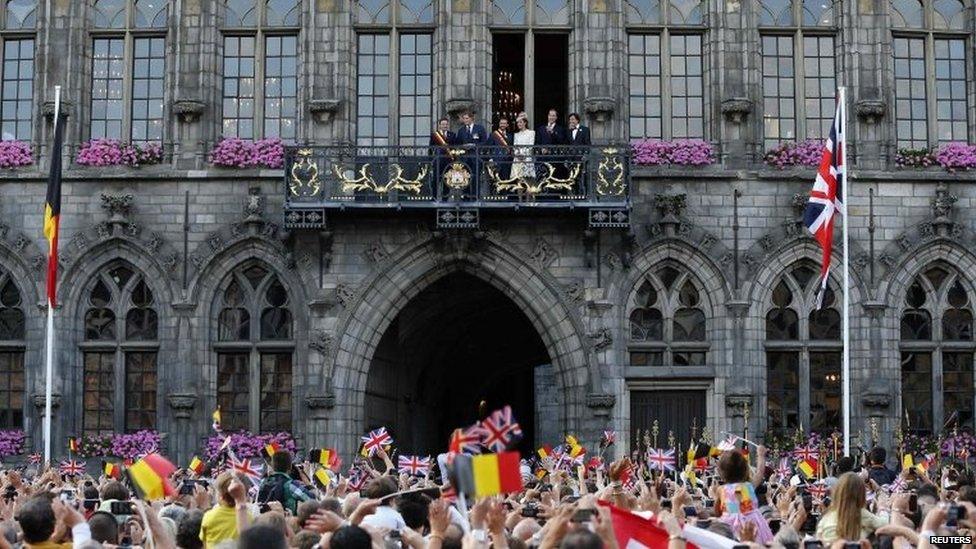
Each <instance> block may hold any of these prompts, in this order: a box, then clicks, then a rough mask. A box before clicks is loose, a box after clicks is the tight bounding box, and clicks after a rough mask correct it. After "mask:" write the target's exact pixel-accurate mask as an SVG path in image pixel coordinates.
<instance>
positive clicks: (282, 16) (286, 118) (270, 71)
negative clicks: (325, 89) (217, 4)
mask: <svg viewBox="0 0 976 549" xmlns="http://www.w3.org/2000/svg"><path fill="white" fill-rule="evenodd" d="M300 8H301V2H300V1H299V0H227V1H226V2H225V3H224V10H223V23H222V26H223V86H222V92H221V134H222V135H223V136H224V137H239V138H241V139H262V138H272V137H277V138H280V139H282V140H283V141H294V140H295V139H296V136H297V126H296V124H297V122H298V118H299V109H298V101H299V97H298V89H299V87H298V63H299V58H298V40H299V28H298V27H299V23H300V19H299V16H300V13H301V10H300Z"/></svg>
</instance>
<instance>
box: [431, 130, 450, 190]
mask: <svg viewBox="0 0 976 549" xmlns="http://www.w3.org/2000/svg"><path fill="white" fill-rule="evenodd" d="M450 128H451V121H450V120H448V119H447V118H441V119H440V120H438V121H437V129H435V130H434V131H433V132H431V134H430V144H429V146H430V156H431V158H432V159H433V165H434V174H433V181H432V183H431V194H432V195H433V196H437V189H439V188H441V183H442V181H443V180H444V170H446V169H447V166H448V164H450V163H451V155H450V152H449V151H450V150H451V147H453V146H454V145H455V144H456V143H457V136H456V135H454V132H452V131H451V129H450Z"/></svg>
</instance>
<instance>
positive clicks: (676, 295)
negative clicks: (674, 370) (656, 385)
mask: <svg viewBox="0 0 976 549" xmlns="http://www.w3.org/2000/svg"><path fill="white" fill-rule="evenodd" d="M705 310H706V305H705V301H704V298H703V295H702V291H701V289H700V286H699V284H698V282H697V280H696V279H695V278H694V277H693V276H691V274H690V273H689V272H687V271H686V270H685V269H683V268H680V267H678V266H677V265H670V264H666V265H663V266H661V267H660V268H658V269H656V270H655V271H653V272H650V273H648V274H647V275H646V276H645V277H644V280H643V281H641V283H640V285H639V286H638V288H637V292H636V293H635V294H634V297H633V300H632V303H631V309H630V317H629V318H630V338H629V351H630V365H631V366H665V365H667V366H671V365H673V366H705V365H706V364H707V362H706V359H707V353H708V348H709V344H708V339H707V327H706V320H705V319H706V314H705Z"/></svg>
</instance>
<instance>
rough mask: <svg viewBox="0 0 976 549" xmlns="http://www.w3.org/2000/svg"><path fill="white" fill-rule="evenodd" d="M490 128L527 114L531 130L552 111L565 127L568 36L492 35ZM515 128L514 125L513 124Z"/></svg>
mask: <svg viewBox="0 0 976 549" xmlns="http://www.w3.org/2000/svg"><path fill="white" fill-rule="evenodd" d="M491 106H492V125H493V126H497V124H498V119H499V118H500V117H502V116H505V117H508V118H509V121H510V122H513V121H514V118H515V116H516V115H517V114H518V113H519V112H522V111H528V112H529V115H530V116H531V118H532V119H531V126H532V127H533V128H535V127H538V126H540V125H543V124H544V123H545V122H546V115H547V113H548V111H549V109H551V108H555V109H556V110H558V111H559V120H560V124H563V125H565V124H566V116H567V115H568V110H567V109H568V107H569V34H567V33H564V32H563V33H557V32H532V31H529V32H527V33H525V32H518V33H513V32H495V33H492V105H491ZM512 125H513V126H514V124H512Z"/></svg>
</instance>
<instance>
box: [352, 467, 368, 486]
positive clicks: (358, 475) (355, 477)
mask: <svg viewBox="0 0 976 549" xmlns="http://www.w3.org/2000/svg"><path fill="white" fill-rule="evenodd" d="M367 480H369V474H367V473H366V471H364V470H362V469H360V468H359V467H350V468H349V482H348V483H347V484H348V485H349V488H351V489H352V490H362V489H363V486H366V481H367Z"/></svg>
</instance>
